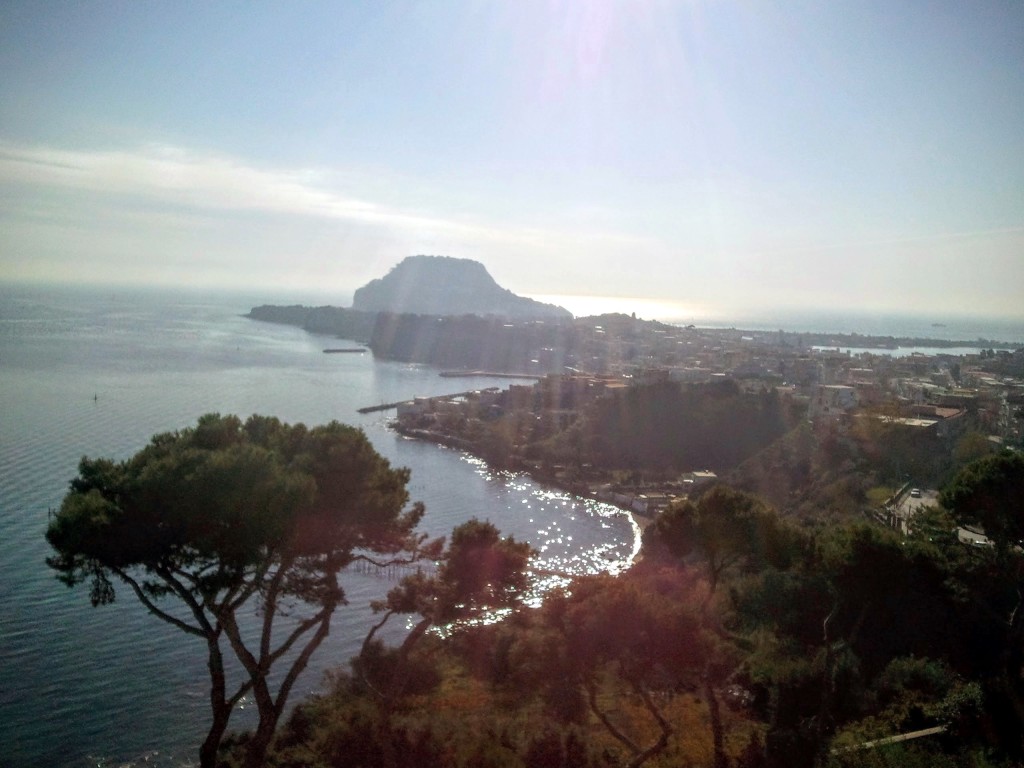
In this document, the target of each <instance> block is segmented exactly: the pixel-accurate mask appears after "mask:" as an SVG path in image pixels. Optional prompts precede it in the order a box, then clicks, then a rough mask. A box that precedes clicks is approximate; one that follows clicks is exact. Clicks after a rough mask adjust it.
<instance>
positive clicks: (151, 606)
mask: <svg viewBox="0 0 1024 768" xmlns="http://www.w3.org/2000/svg"><path fill="white" fill-rule="evenodd" d="M110 570H112V571H113V572H114V573H116V574H117V575H118V577H119V578H120V579H121V580H122V581H123V582H124V583H125V584H127V585H128V586H130V587H131V588H132V591H133V592H135V596H136V597H137V598H139V602H141V603H142V604H143V605H144V606H146V609H147V610H148V611H149V612H150V613H152V614H153V615H154V616H156V617H157V618H158V619H162V620H163V621H166V622H167V623H168V624H172V625H174V626H175V627H177V628H178V629H180V630H182V631H183V632H188V633H189V634H190V635H196V636H198V637H207V636H208V633H207V632H206V631H204V630H203V629H202V628H200V627H194V626H192V625H191V624H189V623H187V622H185V621H182V620H181V619H179V618H178V617H177V616H172V615H171V614H169V613H167V612H166V611H164V610H161V609H160V608H158V607H157V605H156V604H155V603H154V602H153V601H152V600H151V599H150V598H149V595H147V594H146V593H145V592H144V591H143V589H142V587H141V586H139V583H138V582H137V581H136V580H135V579H133V578H132V577H131V576H129V575H128V574H127V573H125V572H124V571H123V570H121V569H120V568H111V569H110Z"/></svg>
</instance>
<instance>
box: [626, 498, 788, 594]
mask: <svg viewBox="0 0 1024 768" xmlns="http://www.w3.org/2000/svg"><path fill="white" fill-rule="evenodd" d="M800 544H801V539H800V537H799V535H798V534H797V532H796V531H795V530H794V529H792V528H791V527H790V526H788V525H786V524H785V523H783V522H782V521H781V520H780V519H779V517H778V515H777V514H776V513H775V512H774V511H773V510H772V509H771V508H770V507H768V506H767V505H766V504H765V503H764V502H763V501H761V500H760V499H759V498H757V497H756V496H752V495H751V494H748V493H743V492H742V491H736V490H733V489H731V488H728V487H726V486H721V485H719V486H715V487H714V488H712V489H711V490H709V491H708V492H707V493H705V494H704V495H703V496H701V497H700V499H698V500H697V501H696V502H693V501H690V500H686V501H682V502H678V503H676V504H673V505H672V506H670V507H669V508H668V509H667V510H665V511H664V512H663V513H662V514H661V515H659V516H658V518H657V519H656V520H655V521H654V522H653V523H652V524H651V525H650V526H648V528H647V530H646V531H645V532H644V551H645V553H648V554H650V555H651V556H652V557H654V558H657V559H667V560H669V561H682V560H684V559H685V558H687V557H689V556H690V555H691V553H695V554H698V555H699V556H700V557H701V558H702V559H703V560H704V561H705V563H706V565H707V572H708V579H709V581H710V584H711V591H712V592H713V591H714V590H715V589H716V588H717V586H718V582H719V580H720V579H721V578H722V576H723V574H724V573H725V572H726V571H728V570H729V569H733V568H736V569H740V570H751V569H753V570H759V569H762V568H764V567H767V566H768V565H772V566H775V567H786V566H788V564H789V563H790V562H791V561H792V559H793V558H794V557H795V555H796V553H797V551H798V549H799V547H800Z"/></svg>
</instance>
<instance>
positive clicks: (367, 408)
mask: <svg viewBox="0 0 1024 768" xmlns="http://www.w3.org/2000/svg"><path fill="white" fill-rule="evenodd" d="M496 389H497V387H487V388H486V389H482V390H481V389H468V390H466V391H465V392H453V393H452V394H450V395H431V396H430V397H425V398H417V399H422V400H451V399H453V398H456V397H466V396H467V395H473V394H476V393H477V392H486V391H494V390H496ZM415 402H416V399H413V400H399V401H398V402H395V403H381V404H380V405H367V406H365V407H363V408H359V409H357V410H358V411H359V413H373V412H374V411H390V410H392V409H393V408H397V407H398V406H400V405H412V404H413V403H415Z"/></svg>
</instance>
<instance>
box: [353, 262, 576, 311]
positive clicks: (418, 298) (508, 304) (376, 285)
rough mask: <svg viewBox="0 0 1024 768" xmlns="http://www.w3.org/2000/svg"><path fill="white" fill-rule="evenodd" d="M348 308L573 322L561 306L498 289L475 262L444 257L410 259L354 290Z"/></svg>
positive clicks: (491, 278)
mask: <svg viewBox="0 0 1024 768" xmlns="http://www.w3.org/2000/svg"><path fill="white" fill-rule="evenodd" d="M352 309H355V310H359V311H362V312H398V313H411V314H417V315H466V314H473V315H481V316H487V315H497V316H501V317H508V318H517V319H524V318H537V319H554V318H571V317H572V315H571V314H570V313H569V311H568V310H565V309H563V308H562V307H556V306H554V305H553V304H544V303H542V302H539V301H534V300H533V299H528V298H526V297H523V296H516V295H515V294H514V293H512V292H511V291H509V290H507V289H505V288H502V287H501V286H499V285H498V284H497V283H496V282H494V278H493V277H491V276H490V274H489V273H488V272H487V269H486V268H485V267H484V265H483V264H481V263H479V262H477V261H472V260H471V259H455V258H452V257H449V256H409V257H408V258H406V259H404V260H403V261H402V262H401V263H400V264H398V265H397V266H395V267H394V268H393V269H392V270H391V271H390V272H389V273H388V274H387V275H385V276H384V277H381V278H378V279H376V280H371V281H370V282H369V283H367V284H366V285H364V286H363V287H362V288H360V289H359V290H357V291H356V292H355V296H354V298H353V302H352Z"/></svg>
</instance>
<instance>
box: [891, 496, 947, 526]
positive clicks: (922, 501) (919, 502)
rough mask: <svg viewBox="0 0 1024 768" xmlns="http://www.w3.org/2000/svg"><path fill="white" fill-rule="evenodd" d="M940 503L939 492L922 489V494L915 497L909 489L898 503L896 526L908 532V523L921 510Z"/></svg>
mask: <svg viewBox="0 0 1024 768" xmlns="http://www.w3.org/2000/svg"><path fill="white" fill-rule="evenodd" d="M938 503H939V492H938V491H933V490H925V489H921V496H920V497H918V498H915V497H913V496H911V495H910V492H909V491H908V492H907V493H906V494H905V495H904V496H903V498H902V499H900V501H899V503H898V504H897V505H896V509H895V514H896V527H897V528H899V530H901V531H903V533H907V525H908V523H909V522H910V520H911V519H912V518H913V517H914V515H916V514H917V513H918V512H919V511H920V510H922V509H923V508H925V507H931V506H935V505H937V504H938Z"/></svg>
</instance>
